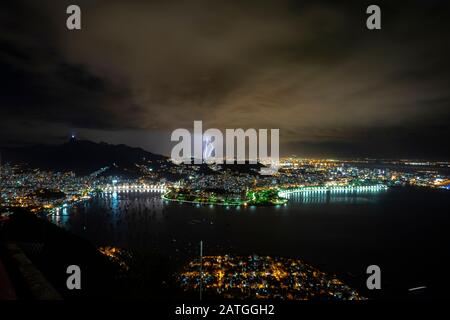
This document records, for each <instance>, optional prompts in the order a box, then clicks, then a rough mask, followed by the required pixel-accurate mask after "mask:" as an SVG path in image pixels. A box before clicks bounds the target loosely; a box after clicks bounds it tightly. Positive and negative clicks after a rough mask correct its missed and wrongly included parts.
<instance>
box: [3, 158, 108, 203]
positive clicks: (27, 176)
mask: <svg viewBox="0 0 450 320" xmlns="http://www.w3.org/2000/svg"><path fill="white" fill-rule="evenodd" d="M105 181H106V178H100V177H98V176H97V175H90V176H76V175H75V174H74V173H72V172H65V173H61V172H51V171H43V170H39V169H30V168H27V167H25V166H18V165H16V166H11V165H2V166H1V169H0V209H3V210H10V209H14V208H25V209H28V210H29V211H31V212H39V211H42V210H44V209H53V208H58V207H64V206H68V205H70V204H72V203H74V202H77V201H81V200H83V199H86V198H89V197H90V194H91V192H93V191H94V190H95V189H96V188H98V187H99V186H101V185H103V184H104V183H105Z"/></svg>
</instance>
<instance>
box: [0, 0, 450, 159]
mask: <svg viewBox="0 0 450 320" xmlns="http://www.w3.org/2000/svg"><path fill="white" fill-rule="evenodd" d="M77 3H78V4H79V5H80V6H81V8H82V14H83V29H82V30H81V31H76V32H70V31H68V30H66V29H65V18H66V15H65V7H66V6H67V5H68V4H72V2H69V1H50V0H46V1H39V2H36V1H14V2H11V4H10V5H9V6H8V9H7V10H2V18H4V19H2V20H1V21H2V23H1V26H0V30H1V33H0V46H1V47H0V48H1V50H0V67H1V70H2V78H1V83H0V84H1V86H2V88H3V89H4V90H3V91H4V93H2V95H1V96H0V108H1V109H0V116H1V117H2V119H1V120H0V121H1V122H2V123H5V124H4V125H3V126H2V129H0V133H1V134H2V141H3V142H6V141H8V140H11V141H12V140H14V141H24V142H26V141H30V140H36V139H38V138H39V139H43V140H46V141H55V137H61V136H63V135H64V132H61V131H64V130H73V129H75V130H77V131H79V132H82V133H84V134H86V136H87V137H89V138H92V139H100V137H102V139H103V138H105V139H107V137H108V132H109V133H110V136H111V137H116V138H114V139H113V138H111V139H112V140H115V141H116V140H120V142H124V143H130V144H133V145H136V144H137V145H142V146H144V147H148V148H150V147H151V148H155V147H156V149H157V150H156V151H159V150H164V151H166V150H167V146H168V145H169V140H168V139H167V142H165V141H162V140H161V135H164V134H165V135H166V136H167V133H168V132H170V130H172V129H174V128H178V127H187V128H190V127H191V126H192V122H193V121H194V120H203V121H204V123H205V126H207V127H218V128H235V127H244V128H280V129H281V137H282V141H281V143H282V149H281V152H282V153H284V154H288V153H296V154H299V155H302V154H305V155H306V154H308V155H319V154H320V155H330V156H333V155H343V156H346V155H352V154H354V155H370V156H377V155H379V156H403V155H407V156H411V157H448V156H450V155H449V151H448V150H449V148H448V147H445V148H443V147H442V137H443V136H447V137H448V133H449V129H448V123H449V121H448V120H450V111H449V110H450V108H449V107H450V106H449V94H448V87H449V84H450V79H449V74H450V73H449V71H450V62H449V60H448V56H449V53H450V48H449V41H448V40H447V39H448V31H447V30H449V28H448V27H449V23H450V20H449V19H448V18H449V17H448V12H449V11H448V10H446V9H447V8H446V7H445V2H444V1H428V2H426V3H425V2H423V1H420V2H419V1H409V2H407V3H406V2H405V3H398V2H396V3H392V2H387V1H381V2H378V3H379V4H380V6H381V7H382V18H383V20H382V21H383V29H382V30H379V31H373V32H371V31H368V30H367V29H366V28H365V18H366V14H365V9H366V7H367V5H368V4H371V2H367V1H347V2H345V4H344V3H337V2H332V1H287V0H286V1H275V0H274V1H138V0H134V1H132V0H131V1H77ZM5 12H7V13H5ZM17 22H19V23H17ZM5 89H6V90H5ZM23 121H26V122H27V123H28V124H30V123H32V124H33V128H34V129H33V131H34V130H36V131H39V132H40V134H36V131H34V133H31V130H29V129H27V128H29V127H30V126H29V125H24V123H23ZM12 124H14V126H12ZM11 127H14V128H11ZM120 133H123V135H122V136H121V138H119V136H120ZM5 136H8V138H6V137H5ZM439 137H441V139H440V140H441V141H439ZM149 140H150V141H149ZM158 144H161V145H164V146H163V147H162V146H161V147H160V148H159V149H158Z"/></svg>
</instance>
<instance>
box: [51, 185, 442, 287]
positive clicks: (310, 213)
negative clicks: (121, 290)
mask: <svg viewBox="0 0 450 320" xmlns="http://www.w3.org/2000/svg"><path fill="white" fill-rule="evenodd" d="M288 198H289V199H290V201H289V202H288V204H287V205H286V206H280V207H254V206H249V207H240V208H236V207H229V208H226V207H216V206H211V205H204V206H196V205H192V204H180V203H175V202H165V201H164V200H162V199H161V194H160V193H152V192H148V193H136V192H129V193H117V194H104V195H101V196H99V197H95V198H93V199H91V200H89V201H88V202H85V203H81V204H78V205H76V206H75V207H72V208H67V209H66V210H67V212H66V213H67V214H66V215H60V216H53V217H49V218H50V219H51V221H53V222H54V223H56V224H58V225H60V226H62V227H64V228H66V229H68V230H70V231H71V232H73V233H75V234H78V235H80V236H81V237H84V238H86V239H88V240H90V241H91V242H92V243H93V244H94V245H95V246H97V247H99V246H115V247H118V248H124V249H127V250H131V251H133V253H145V252H147V251H149V250H154V251H158V252H159V253H161V254H163V255H166V256H168V257H170V258H171V259H178V261H179V262H180V265H181V264H182V263H184V262H185V261H187V260H188V259H192V258H193V257H196V256H197V255H198V243H199V241H200V240H202V241H203V243H204V253H205V254H207V255H209V254H210V255H223V254H236V255H239V254H241V255H248V254H253V253H255V254H267V255H271V256H284V257H292V258H300V259H303V260H305V261H308V262H310V263H311V264H313V265H315V266H317V267H319V268H321V269H323V270H324V271H330V272H337V273H342V274H346V273H352V274H361V272H363V273H364V272H365V271H364V270H365V269H364V268H366V267H367V266H368V265H370V264H374V263H378V264H380V265H383V266H384V268H385V269H387V270H388V271H389V274H390V275H391V276H394V275H395V276H396V275H398V274H400V273H404V272H405V270H407V272H409V273H411V279H414V280H415V281H418V282H421V283H426V281H425V280H423V279H425V277H426V276H428V275H432V274H438V272H434V273H433V272H432V271H431V270H433V268H434V269H436V270H438V269H439V268H440V266H443V265H444V264H442V263H441V261H444V260H445V259H446V257H447V258H450V257H448V256H449V254H448V253H449V251H448V250H447V248H446V246H445V244H447V243H448V242H449V241H450V239H449V235H448V232H447V230H448V227H449V226H450V223H449V216H448V215H447V214H446V212H447V209H448V207H449V206H450V199H449V196H448V193H445V194H444V193H442V192H436V191H423V190H411V189H394V188H393V189H388V190H386V191H384V190H383V191H377V192H347V193H346V192H342V193H325V194H310V195H308V196H306V195H301V194H291V195H289V196H288ZM430 213H432V214H430ZM399 248H401V249H399ZM134 256H138V255H137V254H135V255H134ZM411 261H413V262H414V263H412V262H411ZM406 266H408V268H409V269H408V268H407V267H406ZM411 266H412V267H411ZM361 270H363V271H361ZM428 271H430V272H428ZM443 272H444V271H443ZM403 277H406V276H403ZM421 279H422V280H421ZM419 280H421V281H419ZM392 281H394V282H395V279H394V280H392Z"/></svg>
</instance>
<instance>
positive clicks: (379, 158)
mask: <svg viewBox="0 0 450 320" xmlns="http://www.w3.org/2000/svg"><path fill="white" fill-rule="evenodd" d="M75 139H76V141H78V142H83V141H86V142H92V143H96V144H102V143H103V144H107V145H111V146H120V145H123V146H126V147H129V148H138V149H141V150H143V151H145V152H149V153H152V154H154V155H160V156H164V157H167V158H170V155H169V154H163V153H158V152H154V151H152V150H148V149H146V148H143V147H140V146H132V145H128V144H126V143H112V142H108V141H94V140H90V139H79V138H75ZM70 141H71V137H70V136H68V138H67V140H65V141H61V142H54V143H28V144H22V145H19V144H17V145H0V149H15V148H27V147H37V146H49V147H52V146H53V147H57V146H61V145H64V144H66V143H69V142H70ZM291 157H292V158H298V159H306V160H339V161H348V160H398V161H413V160H415V161H432V162H450V158H447V159H445V158H421V157H373V156H333V155H329V156H326V155H325V156H310V155H307V156H302V155H296V154H285V155H280V158H281V159H285V158H291ZM192 159H194V158H193V157H192ZM223 159H226V157H223ZM258 160H259V158H258ZM246 161H248V159H246Z"/></svg>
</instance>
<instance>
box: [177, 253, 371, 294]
mask: <svg viewBox="0 0 450 320" xmlns="http://www.w3.org/2000/svg"><path fill="white" fill-rule="evenodd" d="M177 282H178V284H179V286H180V287H181V288H182V289H183V290H185V291H192V292H195V291H199V290H203V291H204V295H208V294H209V295H211V296H214V295H220V296H222V297H226V298H233V299H236V298H237V299H246V298H261V299H281V300H311V299H329V300H362V299H364V298H363V297H361V296H360V295H359V294H358V292H357V291H356V290H354V289H352V288H350V287H349V286H347V285H346V284H344V283H343V282H342V281H340V280H339V279H337V278H335V277H334V276H329V275H327V274H326V273H324V272H322V271H320V270H318V269H316V268H314V267H312V266H310V265H308V264H306V263H304V262H303V261H301V260H298V259H289V258H281V257H270V256H257V255H251V256H228V255H225V256H206V257H202V258H201V259H196V260H193V261H191V262H189V263H188V264H187V266H185V267H184V269H183V270H182V271H181V272H180V273H179V274H178V276H177Z"/></svg>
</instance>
